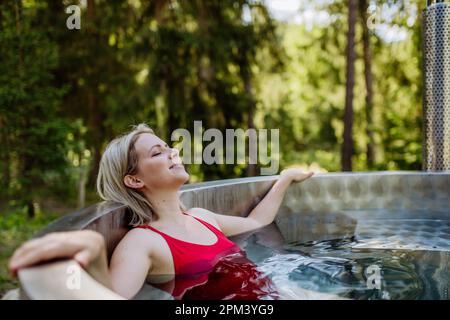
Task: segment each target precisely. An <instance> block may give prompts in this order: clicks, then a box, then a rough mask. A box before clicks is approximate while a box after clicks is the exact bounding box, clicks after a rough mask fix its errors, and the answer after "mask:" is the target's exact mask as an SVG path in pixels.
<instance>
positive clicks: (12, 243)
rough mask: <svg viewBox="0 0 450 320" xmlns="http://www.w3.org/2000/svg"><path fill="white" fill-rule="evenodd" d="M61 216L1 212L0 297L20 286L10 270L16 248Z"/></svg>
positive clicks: (40, 213)
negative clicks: (9, 265)
mask: <svg viewBox="0 0 450 320" xmlns="http://www.w3.org/2000/svg"><path fill="white" fill-rule="evenodd" d="M59 217H60V214H57V213H52V212H38V213H37V214H36V216H35V217H34V218H28V217H27V215H26V213H25V212H24V211H19V210H16V211H11V212H7V213H0V297H2V296H3V295H4V294H5V293H6V292H7V291H8V290H11V289H15V288H18V287H19V283H18V281H17V279H13V278H12V277H11V276H10V273H9V270H8V261H9V258H10V257H11V255H12V254H13V252H14V250H15V249H16V248H18V247H19V246H20V245H21V244H22V243H23V242H25V241H26V240H29V239H30V238H31V237H32V236H33V235H34V234H35V233H36V232H37V231H38V230H40V229H42V228H43V227H44V226H46V225H47V224H49V223H50V222H52V221H54V220H55V219H57V218H59Z"/></svg>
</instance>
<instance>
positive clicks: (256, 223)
mask: <svg viewBox="0 0 450 320" xmlns="http://www.w3.org/2000/svg"><path fill="white" fill-rule="evenodd" d="M313 174H314V173H313V172H304V171H302V170H301V169H298V168H290V169H285V170H283V171H281V173H280V177H279V179H278V180H277V181H276V182H275V184H274V185H273V186H272V188H271V189H270V191H269V192H268V193H267V194H266V196H265V197H264V199H262V200H261V202H259V203H258V205H257V206H256V207H255V208H254V209H253V210H252V211H251V212H250V214H249V215H248V216H247V217H236V216H229V215H221V214H217V213H213V212H211V211H209V210H205V209H203V210H205V211H207V212H208V213H209V214H210V215H212V217H213V218H214V219H215V221H216V222H217V224H218V225H219V226H220V229H221V230H222V232H223V233H224V234H225V235H226V236H233V235H237V234H240V233H244V232H248V231H252V230H255V229H258V228H261V227H264V226H266V225H268V224H270V223H272V222H273V220H274V219H275V216H276V214H277V212H278V209H279V208H280V205H281V202H282V201H283V198H284V194H285V193H286V190H287V188H288V187H289V185H290V184H291V183H292V182H294V181H295V182H300V181H303V180H306V179H308V178H309V177H311V176H312V175H313Z"/></svg>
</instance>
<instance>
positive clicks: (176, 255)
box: [137, 212, 241, 275]
mask: <svg viewBox="0 0 450 320" xmlns="http://www.w3.org/2000/svg"><path fill="white" fill-rule="evenodd" d="M183 214H185V215H187V216H190V217H193V218H194V219H196V220H197V221H199V222H200V223H202V224H203V225H204V226H206V227H207V228H208V229H209V230H211V231H212V232H213V233H214V234H215V235H216V237H217V241H216V242H215V243H214V244H211V245H203V244H195V243H191V242H186V241H183V240H179V239H176V238H174V237H171V236H169V235H168V234H165V233H163V232H161V231H159V230H157V229H155V228H153V227H151V226H149V225H141V226H138V227H137V228H144V229H150V230H152V231H154V232H156V233H159V234H160V235H161V236H162V237H163V238H164V239H165V240H166V242H167V244H168V245H169V248H170V251H171V252H172V257H173V264H174V267H175V274H176V275H182V274H195V273H202V272H206V271H209V270H211V269H212V268H213V267H214V265H215V264H216V263H217V261H219V259H220V258H222V257H224V256H226V255H228V254H230V253H235V252H239V251H241V248H239V247H238V246H237V245H236V244H235V243H234V242H232V241H230V240H228V238H227V237H226V236H225V235H224V234H223V233H222V232H221V231H220V230H218V229H217V228H216V227H214V226H213V225H211V224H209V223H208V222H206V221H203V220H201V219H198V218H196V217H194V216H191V215H189V214H187V213H185V212H183Z"/></svg>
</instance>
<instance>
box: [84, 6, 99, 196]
mask: <svg viewBox="0 0 450 320" xmlns="http://www.w3.org/2000/svg"><path fill="white" fill-rule="evenodd" d="M95 17H96V7H95V1H94V0H88V1H87V20H88V23H87V24H86V28H87V34H88V37H90V39H91V41H92V43H93V44H96V43H99V42H100V41H101V39H100V38H99V35H98V33H97V31H96V27H95ZM90 76H91V77H90V81H91V82H94V83H91V84H90V85H89V86H88V89H87V93H86V95H87V104H88V130H89V133H90V141H89V142H90V146H89V147H90V149H91V151H92V154H93V157H92V166H91V170H90V173H89V179H88V185H89V187H91V188H95V186H96V180H97V174H98V170H99V167H100V158H101V147H102V117H101V110H100V109H99V108H100V107H99V104H98V98H97V94H98V92H97V85H96V83H95V82H96V80H92V79H95V77H94V75H90Z"/></svg>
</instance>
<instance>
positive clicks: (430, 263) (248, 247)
mask: <svg viewBox="0 0 450 320" xmlns="http://www.w3.org/2000/svg"><path fill="white" fill-rule="evenodd" d="M258 240H259V237H258V234H257V233H256V234H253V235H252V236H250V237H249V238H247V239H246V244H245V251H246V252H247V256H248V258H249V259H250V260H252V261H254V262H255V263H256V264H257V265H258V269H259V270H261V271H262V272H263V273H264V274H266V275H267V276H269V277H270V278H271V279H272V281H273V282H274V283H275V285H276V286H278V287H279V288H280V289H283V290H287V291H289V292H291V294H292V296H291V298H292V299H295V298H299V299H301V298H313V299H322V298H324V299H334V298H336V299H339V298H349V299H377V300H378V299H383V300H389V299H393V300H397V299H449V295H448V290H449V287H450V272H449V264H450V263H449V261H450V259H449V257H450V252H444V251H424V250H420V251H419V250H416V251H414V250H391V249H389V250H380V249H367V248H362V249H359V248H355V246H358V245H360V244H361V242H360V241H358V240H357V238H356V237H350V238H343V239H333V240H324V241H310V242H306V243H301V242H290V243H285V244H283V245H281V246H278V247H276V248H271V247H267V246H264V245H261V244H260V243H259V241H258ZM305 292H306V294H305Z"/></svg>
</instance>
